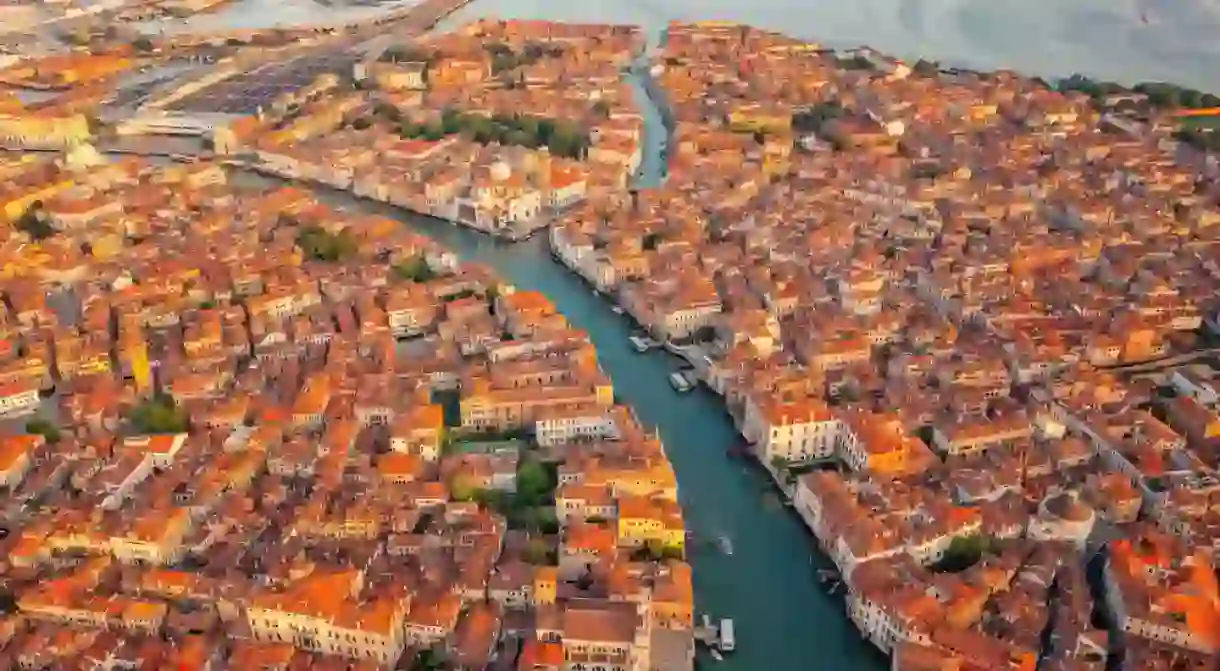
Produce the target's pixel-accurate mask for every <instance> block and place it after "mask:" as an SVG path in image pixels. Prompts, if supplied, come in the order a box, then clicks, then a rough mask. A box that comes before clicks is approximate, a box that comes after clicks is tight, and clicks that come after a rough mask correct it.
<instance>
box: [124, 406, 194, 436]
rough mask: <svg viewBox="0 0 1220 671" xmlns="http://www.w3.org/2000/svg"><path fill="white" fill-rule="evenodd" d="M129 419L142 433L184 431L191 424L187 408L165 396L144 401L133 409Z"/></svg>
mask: <svg viewBox="0 0 1220 671" xmlns="http://www.w3.org/2000/svg"><path fill="white" fill-rule="evenodd" d="M128 420H129V421H130V422H131V424H132V426H134V427H135V429H136V430H137V431H139V432H140V433H182V432H183V431H186V430H187V427H188V426H189V424H190V418H189V417H188V416H187V414H186V410H184V409H182V408H180V407H178V406H177V405H175V404H174V402H173V401H172V400H171V399H169V398H165V397H157V398H153V399H149V400H147V401H144V402H143V403H141V404H140V405H138V406H136V407H135V408H134V409H133V410H132V411H131V415H130V416H129V417H128Z"/></svg>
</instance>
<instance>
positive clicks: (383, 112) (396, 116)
mask: <svg viewBox="0 0 1220 671" xmlns="http://www.w3.org/2000/svg"><path fill="white" fill-rule="evenodd" d="M373 114H375V115H377V116H379V117H381V118H382V119H386V120H388V121H391V122H394V123H397V122H399V121H401V120H402V113H401V112H399V111H398V108H397V107H395V106H393V105H391V104H390V103H387V102H379V103H377V104H376V105H374V106H373Z"/></svg>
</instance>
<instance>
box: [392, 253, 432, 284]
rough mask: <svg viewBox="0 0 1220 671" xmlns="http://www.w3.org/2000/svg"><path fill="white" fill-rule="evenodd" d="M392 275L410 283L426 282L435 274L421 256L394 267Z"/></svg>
mask: <svg viewBox="0 0 1220 671" xmlns="http://www.w3.org/2000/svg"><path fill="white" fill-rule="evenodd" d="M394 274H396V275H398V276H399V277H401V278H402V279H404V280H408V281H411V282H427V281H428V280H430V279H432V278H434V277H436V272H435V271H433V270H432V267H431V266H429V265H428V260H427V259H425V258H424V256H423V255H422V254H421V255H417V256H413V257H411V258H409V259H407V260H406V261H402V262H400V263H399V264H398V265H396V266H394Z"/></svg>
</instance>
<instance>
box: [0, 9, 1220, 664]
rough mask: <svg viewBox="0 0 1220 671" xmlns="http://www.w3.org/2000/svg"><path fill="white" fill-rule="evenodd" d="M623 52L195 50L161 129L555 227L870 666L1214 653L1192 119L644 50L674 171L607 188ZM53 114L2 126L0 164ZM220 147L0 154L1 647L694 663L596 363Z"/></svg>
mask: <svg viewBox="0 0 1220 671" xmlns="http://www.w3.org/2000/svg"><path fill="white" fill-rule="evenodd" d="M641 47H642V37H641V33H640V32H639V31H638V30H637V29H635V28H630V27H622V26H597V25H563V24H552V23H546V22H532V21H481V22H478V23H475V24H472V25H470V26H467V27H465V28H462V29H460V30H458V31H456V32H453V33H450V34H446V35H439V36H432V37H429V38H427V39H425V40H420V41H417V42H416V43H412V44H410V45H403V44H399V45H397V46H390V47H389V48H387V49H384V50H381V51H379V52H377V53H374V54H371V55H366V57H364V58H352V57H351V52H344V53H343V56H342V57H337V56H334V54H333V53H331V52H326V54H330V55H325V54H324V55H323V56H319V57H317V58H301V59H296V60H286V61H285V62H284V63H279V64H264V65H262V66H260V67H261V68H266V69H250V70H247V69H244V68H243V64H242V62H240V61H238V60H234V61H230V62H228V63H227V64H226V65H225V66H224V68H227V69H222V70H221V71H219V72H218V74H217V75H216V77H215V81H211V82H208V81H203V82H201V81H199V80H194V81H192V82H190V83H189V84H188V85H186V86H183V87H179V88H177V89H176V90H174V91H170V92H168V95H167V96H166V97H164V98H161V99H160V100H159V103H158V104H161V105H164V106H165V108H166V109H167V110H170V112H192V111H198V109H215V110H217V111H221V112H230V113H233V114H234V115H236V116H229V117H223V118H222V117H218V118H217V120H215V121H214V125H209V128H211V129H212V131H211V139H212V140H214V143H213V145H214V147H213V148H214V149H215V151H216V153H217V154H218V155H219V156H220V158H221V159H222V163H223V162H233V163H237V164H240V165H243V166H247V167H253V168H254V169H256V170H260V171H263V172H267V173H272V174H275V175H279V176H281V177H288V178H292V179H298V180H302V181H308V182H313V183H320V184H325V185H329V186H332V187H337V188H340V189H344V190H348V191H351V192H353V193H355V194H357V195H359V196H362V197H366V198H370V199H373V200H378V201H383V202H386V203H390V204H393V205H396V206H399V207H402V208H405V209H410V210H414V211H418V212H423V213H428V214H432V215H436V216H440V217H442V218H445V219H449V220H451V221H454V222H457V223H461V224H464V225H467V226H471V227H474V228H476V229H479V230H483V231H486V232H490V233H493V234H497V235H504V236H506V237H510V238H520V237H523V236H526V235H528V234H530V233H532V232H533V231H535V230H537V229H539V228H541V227H543V226H547V225H550V224H552V223H553V225H551V227H550V230H549V232H548V243H549V245H550V248H551V250H552V251H553V252H554V255H555V256H556V257H557V258H558V259H560V260H561V261H562V262H563V263H564V264H565V265H567V266H568V267H569V268H570V269H571V270H572V271H573V272H575V273H577V274H579V275H580V276H582V277H583V278H585V279H586V280H587V281H588V282H589V283H590V284H591V285H593V287H594V288H595V289H597V290H598V291H599V292H603V293H606V294H610V295H613V296H614V297H615V299H616V300H617V301H618V302H619V303H620V305H621V307H622V309H623V311H625V312H626V313H627V314H628V315H630V317H632V318H633V319H634V320H635V321H636V322H638V323H639V325H640V326H641V327H642V328H643V329H645V330H647V331H648V332H649V334H650V335H651V336H653V337H655V338H656V339H657V340H660V341H664V342H665V343H666V344H667V345H669V346H670V347H672V348H676V349H677V351H681V352H683V353H684V354H685V355H686V356H687V357H689V358H690V360H691V361H692V362H693V363H694V365H695V367H696V369H697V370H698V371H699V373H700V374H701V375H702V378H703V380H704V382H706V384H707V385H708V386H709V387H710V388H711V389H712V390H714V391H715V392H716V393H718V394H721V395H723V396H724V397H725V401H726V403H727V406H728V409H729V411H730V413H731V414H732V415H733V418H734V420H735V421H736V425H737V428H738V429H739V430H740V432H741V434H742V436H743V438H744V439H745V443H746V447H744V448H743V450H744V451H747V452H749V453H750V454H751V455H752V456H754V457H755V458H757V460H758V461H759V462H760V463H761V464H762V465H763V466H764V467H765V468H767V469H768V470H769V471H770V472H771V473H772V474H773V475H774V477H775V480H776V482H777V484H778V485H779V486H780V487H781V488H782V489H783V491H784V493H785V494H786V495H787V496H788V497H789V498H790V499H791V501H792V503H793V507H794V509H795V511H796V513H797V514H799V515H800V516H801V518H802V519H803V520H804V522H805V523H806V524H807V525H808V527H809V528H810V529H811V530H812V532H813V534H814V535H815V536H816V538H817V541H818V543H819V544H820V546H821V549H822V551H823V552H824V553H825V555H826V556H827V557H829V559H830V560H831V561H833V563H834V564H835V566H836V568H837V572H836V576H837V578H835V579H838V580H840V581H841V583H842V584H843V585H844V586H845V587H846V592H847V596H846V609H847V612H848V615H849V617H850V618H851V619H852V621H853V622H854V623H855V625H856V626H857V627H858V628H859V629H860V631H861V633H862V634H863V635H864V637H865V638H867V639H868V640H869V641H870V642H871V643H873V644H874V645H876V646H877V647H878V648H879V649H881V650H882V651H884V652H885V653H887V654H890V655H892V656H893V658H894V665H895V668H899V669H904V670H915V671H923V670H929V671H930V670H934V669H935V670H942V669H972V670H973V669H993V668H994V669H1021V670H1023V671H1032V670H1033V669H1064V670H1068V669H1071V670H1076V669H1086V670H1092V669H1103V668H1107V666H1109V668H1124V669H1133V670H1134V669H1139V670H1141V671H1142V670H1144V669H1149V670H1155V669H1180V668H1199V669H1203V668H1214V666H1215V664H1216V663H1217V659H1216V658H1217V656H1218V655H1220V587H1218V586H1217V578H1216V570H1215V568H1216V567H1215V563H1216V548H1217V547H1220V506H1218V505H1217V502H1216V501H1213V498H1215V497H1217V492H1218V491H1220V475H1218V473H1217V470H1218V469H1220V449H1218V446H1220V443H1218V442H1217V439H1218V438H1220V383H1217V382H1216V379H1217V378H1216V374H1215V370H1216V368H1217V367H1220V363H1217V362H1216V360H1215V350H1214V349H1213V348H1211V347H1210V344H1211V343H1213V342H1214V338H1215V335H1216V332H1217V331H1220V318H1218V317H1217V308H1220V302H1218V298H1220V285H1218V283H1217V277H1218V274H1220V261H1218V260H1220V255H1218V254H1217V245H1216V240H1217V239H1220V238H1218V237H1217V232H1220V226H1217V224H1218V223H1220V210H1218V209H1217V196H1218V195H1220V186H1218V185H1217V183H1216V177H1217V175H1220V167H1218V165H1217V163H1216V160H1215V157H1214V156H1210V155H1206V154H1201V153H1199V152H1197V151H1196V150H1195V149H1194V148H1192V147H1191V146H1188V145H1187V144H1186V143H1185V142H1184V141H1183V135H1182V133H1180V132H1178V131H1179V125H1178V121H1177V119H1178V118H1179V117H1180V116H1181V115H1182V113H1181V112H1180V111H1179V112H1172V113H1171V112H1168V111H1166V110H1164V109H1162V107H1163V101H1158V100H1157V96H1155V95H1149V94H1148V93H1147V92H1140V91H1134V90H1132V91H1125V90H1110V87H1107V89H1106V90H1105V91H1101V92H1096V91H1095V92H1092V94H1089V93H1086V92H1081V91H1076V90H1072V88H1073V87H1072V86H1065V87H1062V89H1063V90H1056V89H1052V88H1050V87H1048V86H1047V85H1046V83H1045V82H1042V81H1041V80H1036V79H1029V78H1025V77H1021V76H1019V75H1016V74H1014V73H1011V72H998V73H977V72H970V71H963V70H946V71H941V70H939V69H938V68H937V67H936V66H935V65H934V64H930V63H926V62H920V63H919V64H917V65H916V66H915V67H908V66H907V65H906V64H903V63H901V62H899V61H896V60H894V59H892V58H889V57H886V56H884V55H881V54H878V53H875V52H872V51H870V50H867V49H865V50H857V51H854V52H850V53H835V52H832V51H828V50H824V49H821V48H819V47H818V46H817V45H813V44H808V43H805V42H802V41H799V40H794V39H791V38H787V37H784V36H781V35H777V34H774V33H768V32H762V31H758V30H755V29H752V28H748V27H743V26H737V25H728V24H719V23H708V24H693V25H686V24H672V25H670V27H669V29H668V30H667V32H666V41H665V45H664V48H663V49H662V50H661V51H660V53H658V54H656V56H655V58H654V59H653V60H652V62H651V63H650V64H651V65H652V66H653V67H652V69H651V73H652V76H651V80H650V84H651V86H652V89H653V90H652V91H651V94H652V95H653V96H654V97H655V98H657V99H660V100H662V101H663V102H664V108H665V112H666V114H667V116H668V119H667V121H668V125H669V129H668V130H669V131H670V134H669V136H668V137H667V138H666V142H667V149H668V151H667V152H666V153H667V155H668V166H667V172H668V175H667V177H668V179H667V180H666V181H665V183H664V184H663V185H662V186H660V187H658V188H655V189H646V190H640V191H638V192H637V191H636V190H634V189H633V188H631V187H632V178H633V176H634V175H635V174H636V173H637V171H638V170H639V169H640V166H641V161H642V156H643V152H644V151H645V146H646V145H645V142H644V139H645V138H644V137H643V134H644V133H643V127H644V124H643V117H642V115H641V113H640V111H639V110H638V109H637V108H636V105H635V96H636V95H637V93H638V92H637V91H633V90H632V88H631V87H630V86H629V85H628V83H627V82H626V81H625V77H624V75H625V74H626V71H627V70H629V69H632V70H633V74H632V76H633V77H642V72H641V71H640V70H639V69H638V68H635V65H637V63H636V59H637V58H639V57H640V55H641ZM72 63H75V65H74V67H79V68H82V69H83V70H82V72H84V71H88V72H87V76H86V74H81V75H80V76H81V77H84V78H86V79H92V78H94V77H96V78H97V79H99V80H105V79H106V78H107V77H109V76H111V75H112V74H113V72H112V71H111V70H110V68H112V67H113V68H115V69H116V70H117V69H121V68H120V66H119V64H120V63H122V67H127V66H128V65H129V63H128V62H127V61H119V60H111V61H93V60H89V59H85V60H80V61H76V60H74V61H72ZM336 65H341V66H342V68H341V69H342V71H335V70H334V68H335V66H336ZM260 73H261V74H260ZM6 76H10V77H19V78H23V79H24V80H26V81H27V82H33V83H37V84H38V85H40V86H46V87H48V88H60V87H62V86H64V85H66V78H65V75H63V74H62V73H55V72H44V71H42V70H40V69H39V68H37V67H33V66H29V65H18V66H17V67H15V68H13V69H11V70H10V71H8V74H7V75H6ZM75 76H77V75H73V77H75ZM267 76H271V77H272V78H273V79H274V80H275V81H274V82H271V83H268V82H267V79H266V77H267ZM1077 88H1078V87H1077ZM1179 102H1180V101H1179ZM0 104H3V105H6V106H8V107H11V108H13V109H16V110H18V111H20V105H18V104H17V103H15V102H13V101H7V102H5V101H0ZM57 109H58V108H57ZM1187 114H1193V113H1187ZM1175 115H1177V116H1175ZM166 118H168V119H170V120H169V121H166V123H170V124H172V123H175V120H174V118H173V117H172V115H171V116H168V117H166ZM208 123H209V124H213V121H209V122H208ZM90 126H91V124H90V123H89V120H88V119H86V118H85V117H84V116H82V115H80V114H77V113H75V112H72V113H69V112H64V113H63V114H62V115H60V116H53V117H47V118H42V117H39V116H37V115H31V114H25V113H22V114H17V115H9V116H7V117H5V116H0V139H3V140H11V141H15V142H19V143H22V144H24V146H62V145H68V146H73V145H76V144H77V143H78V141H79V140H81V139H83V138H86V137H89V136H90V135H91V134H92V132H93V129H92V128H91V127H90ZM176 130H180V128H179V129H176ZM1196 130H1197V132H1198V133H1206V132H1207V131H1205V130H1199V129H1196ZM1193 144H1194V145H1198V144H1199V143H1198V142H1193ZM222 163H210V162H204V163H199V164H195V165H189V166H177V167H153V166H151V165H148V164H146V163H142V162H139V161H129V162H114V161H105V160H102V159H101V158H100V157H99V156H98V155H97V154H96V152H91V151H89V150H88V149H87V148H86V147H78V148H77V149H75V150H73V151H71V152H69V153H67V154H66V155H65V156H63V157H62V158H61V159H60V160H59V161H56V162H52V161H48V160H41V159H33V158H29V157H23V158H19V159H14V160H11V161H9V160H5V161H4V162H3V163H0V183H2V184H3V186H2V188H0V218H3V219H4V220H5V221H6V222H7V223H10V224H11V227H8V228H5V229H4V230H5V232H4V234H3V236H4V237H3V238H0V261H3V273H4V274H3V280H4V281H3V298H4V305H3V308H4V311H3V317H4V321H3V326H4V334H5V336H6V337H5V339H4V340H3V341H2V342H0V383H3V385H4V386H3V387H2V388H0V412H2V413H4V414H5V415H7V416H10V417H19V418H21V419H19V420H17V421H16V422H15V423H14V426H13V427H11V428H12V429H13V430H12V431H10V432H9V433H8V436H7V437H6V438H4V439H2V440H0V458H2V461H0V467H3V469H4V470H3V471H2V472H0V484H2V485H3V486H5V487H6V488H7V491H8V493H9V495H10V499H11V502H10V506H9V512H10V514H9V526H8V527H6V528H7V529H8V531H9V533H8V535H7V536H6V537H5V538H4V539H3V540H2V541H0V556H3V557H6V559H5V561H6V562H7V563H6V564H4V567H5V573H4V575H5V578H6V579H7V583H8V588H9V592H10V594H11V597H12V602H13V603H12V605H11V608H9V610H10V611H14V612H15V614H11V615H9V616H8V617H7V618H6V619H5V620H4V623H5V626H4V627H3V635H4V636H6V637H7V641H8V643H7V644H6V645H5V646H4V647H2V648H0V655H4V654H7V655H9V656H10V659H13V660H15V664H17V665H20V666H37V665H44V666H45V665H49V664H51V663H59V662H63V663H68V661H69V660H74V659H104V660H109V663H111V665H112V666H113V665H118V664H126V663H128V662H130V663H131V664H134V663H135V662H136V661H137V660H139V661H140V662H141V663H149V662H148V660H154V661H153V662H151V663H153V664H163V665H164V664H170V665H176V666H180V667H182V668H195V667H198V668H205V666H206V664H207V663H208V662H209V661H211V660H213V659H219V658H224V661H227V663H228V664H229V666H230V667H232V668H261V667H267V666H271V667H278V668H287V667H290V666H291V665H294V664H295V665H313V666H310V668H314V667H318V668H329V666H334V667H335V668H346V665H351V664H354V663H358V664H363V665H366V666H369V667H376V666H388V665H392V664H395V663H398V662H399V661H400V660H401V661H404V663H409V662H410V660H413V659H414V660H418V661H419V663H420V664H425V663H431V662H432V661H434V660H435V656H437V655H444V656H447V657H448V658H449V659H450V660H451V661H455V662H457V663H458V664H459V665H462V666H463V667H466V668H483V667H484V666H486V663H487V662H488V661H489V659H490V658H491V657H492V656H498V658H499V659H501V660H515V663H516V664H517V668H521V669H552V668H554V669H559V668H563V669H580V668H590V667H593V668H613V669H628V668H630V669H645V668H649V667H651V668H659V669H665V670H666V671H669V670H670V669H676V668H685V667H687V666H688V665H689V664H690V663H691V659H690V651H691V649H692V636H693V631H692V629H693V622H692V615H693V613H692V607H693V603H692V602H693V596H692V583H691V571H690V567H689V566H688V565H687V564H686V563H685V562H684V559H683V558H684V557H685V551H686V547H685V546H686V538H687V534H686V529H685V523H684V519H683V512H682V510H681V508H680V506H679V505H678V503H677V500H678V496H677V482H676V478H675V475H674V472H673V469H672V467H671V466H670V464H669V460H668V459H667V458H666V455H665V451H664V447H663V446H662V445H661V443H660V441H659V440H658V439H657V437H656V436H654V435H651V434H650V433H649V432H647V431H645V430H643V429H642V428H641V427H640V426H639V425H638V423H637V421H636V420H635V419H634V415H633V413H632V411H631V410H630V409H628V408H626V407H622V406H619V405H617V404H616V403H615V399H614V390H613V387H612V385H611V383H610V380H609V379H608V378H607V377H606V375H605V374H604V373H603V372H602V371H601V369H600V367H599V365H598V359H597V354H596V352H595V351H594V349H593V347H592V345H591V344H590V343H589V341H588V339H587V338H586V337H585V335H584V334H583V333H581V332H579V331H578V330H575V329H573V328H572V327H571V326H570V325H568V323H567V322H566V320H565V318H564V317H563V316H562V315H561V314H559V313H558V312H557V311H556V309H555V308H554V306H553V305H552V304H551V303H550V302H549V301H548V300H547V298H546V297H545V296H543V295H541V294H539V293H536V292H530V291H517V290H515V289H514V288H513V287H511V286H509V285H506V284H503V283H502V282H500V281H498V280H497V279H496V278H495V277H494V276H492V275H491V274H490V273H489V272H488V271H487V270H486V269H483V268H480V267H477V266H471V265H467V264H462V263H459V262H458V260H457V259H456V258H455V257H454V255H453V254H451V253H450V252H448V251H446V250H444V249H441V248H439V247H437V246H436V245H435V244H433V243H430V242H429V241H427V240H425V239H422V238H420V237H418V236H416V235H413V234H411V233H408V232H406V231H405V230H404V229H403V228H402V227H401V226H399V225H398V224H396V223H395V222H394V221H391V220H387V219H384V218H380V217H367V216H366V217H360V216H354V215H350V214H347V213H343V212H337V211H334V210H332V209H331V208H329V207H327V206H325V205H323V204H320V203H319V202H317V201H316V200H315V199H314V198H312V197H311V196H310V195H308V194H307V193H306V192H303V191H300V190H297V189H294V188H283V189H275V190H270V191H266V192H264V193H261V194H255V193H252V192H248V191H247V190H246V189H243V188H239V187H237V186H235V185H233V184H231V183H230V182H229V178H230V176H229V173H228V172H226V170H225V169H224V168H222V167H221V165H222ZM400 341H401V342H400ZM34 413H36V415H35V414H34ZM31 416H34V417H35V419H32V420H30V421H26V420H27V418H30V417H31ZM707 458H709V459H713V458H721V455H708V457H707ZM826 467H831V468H829V469H826V470H824V469H825V468H826ZM745 579H748V577H746V578H743V580H745ZM52 641H53V642H55V643H56V645H49V644H48V642H52ZM167 641H168V643H167ZM510 641H511V643H510ZM517 641H520V642H521V643H520V645H518V644H517V643H516V642H517ZM351 660H358V662H352V661H351ZM509 663H512V662H509ZM582 665H583V666H582Z"/></svg>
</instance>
